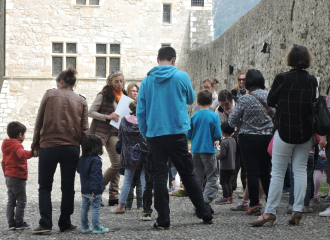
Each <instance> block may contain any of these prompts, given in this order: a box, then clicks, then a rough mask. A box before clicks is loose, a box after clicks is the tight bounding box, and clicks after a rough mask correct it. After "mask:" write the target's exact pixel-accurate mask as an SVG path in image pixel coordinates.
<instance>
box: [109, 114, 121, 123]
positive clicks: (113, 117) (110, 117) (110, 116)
mask: <svg viewBox="0 0 330 240" xmlns="http://www.w3.org/2000/svg"><path fill="white" fill-rule="evenodd" d="M119 117H120V116H119V115H118V114H117V113H115V112H113V113H111V114H110V115H107V116H106V118H107V120H112V119H113V120H114V121H115V122H118V121H119Z"/></svg>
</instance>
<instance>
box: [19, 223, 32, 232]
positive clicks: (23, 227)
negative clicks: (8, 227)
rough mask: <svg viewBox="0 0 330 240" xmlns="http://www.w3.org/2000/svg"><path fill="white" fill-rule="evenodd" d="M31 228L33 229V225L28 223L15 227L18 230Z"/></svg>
mask: <svg viewBox="0 0 330 240" xmlns="http://www.w3.org/2000/svg"><path fill="white" fill-rule="evenodd" d="M29 228H31V225H30V224H27V223H26V222H23V223H22V224H21V225H19V226H16V227H15V229H16V230H24V229H29Z"/></svg>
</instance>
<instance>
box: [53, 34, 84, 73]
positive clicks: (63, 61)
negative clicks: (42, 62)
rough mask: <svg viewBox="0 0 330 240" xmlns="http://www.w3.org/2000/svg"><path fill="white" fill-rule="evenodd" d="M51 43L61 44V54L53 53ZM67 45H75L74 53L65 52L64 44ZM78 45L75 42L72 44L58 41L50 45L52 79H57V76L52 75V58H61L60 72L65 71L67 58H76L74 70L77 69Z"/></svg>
mask: <svg viewBox="0 0 330 240" xmlns="http://www.w3.org/2000/svg"><path fill="white" fill-rule="evenodd" d="M53 43H62V44H63V52H62V53H53ZM67 43H75V44H76V53H67V50H66V44H67ZM77 48H78V43H77V42H72V41H68V42H60V41H54V42H52V44H51V50H50V52H51V58H52V61H51V64H52V76H53V77H57V76H58V74H54V73H53V57H61V58H62V71H63V70H65V69H67V66H66V58H67V57H74V58H76V69H77V55H78V54H77V52H78V49H77Z"/></svg>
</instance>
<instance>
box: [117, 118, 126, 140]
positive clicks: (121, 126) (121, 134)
mask: <svg viewBox="0 0 330 240" xmlns="http://www.w3.org/2000/svg"><path fill="white" fill-rule="evenodd" d="M124 118H125V117H123V118H122V119H121V122H120V124H119V129H118V141H121V142H122V141H123V127H125V126H124Z"/></svg>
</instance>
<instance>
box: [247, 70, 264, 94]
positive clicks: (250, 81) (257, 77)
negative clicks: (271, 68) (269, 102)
mask: <svg viewBox="0 0 330 240" xmlns="http://www.w3.org/2000/svg"><path fill="white" fill-rule="evenodd" d="M245 87H246V89H247V90H250V88H252V87H258V88H261V89H265V88H266V87H265V78H264V76H263V75H262V73H261V72H260V71H259V70H256V69H249V71H247V73H246V77H245Z"/></svg>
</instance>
